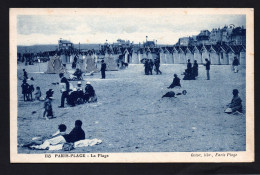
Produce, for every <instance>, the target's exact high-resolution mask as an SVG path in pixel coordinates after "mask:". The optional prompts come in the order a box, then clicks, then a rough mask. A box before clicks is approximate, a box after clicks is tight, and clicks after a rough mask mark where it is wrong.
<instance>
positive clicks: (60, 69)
mask: <svg viewBox="0 0 260 175" xmlns="http://www.w3.org/2000/svg"><path fill="white" fill-rule="evenodd" d="M65 72H66V68H65V67H64V66H63V65H62V62H61V59H60V57H59V56H57V55H54V56H53V57H51V58H50V60H49V61H48V64H47V70H46V72H44V73H46V74H59V73H65Z"/></svg>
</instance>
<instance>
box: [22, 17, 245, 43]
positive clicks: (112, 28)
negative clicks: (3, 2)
mask: <svg viewBox="0 0 260 175" xmlns="http://www.w3.org/2000/svg"><path fill="white" fill-rule="evenodd" d="M245 20H246V17H245V15H174V16H170V15H167V14H164V15H158V16H155V15H150V16H148V15H146V16H145V15H144V16H137V15H134V14H133V15H132V14H124V15H117V16H115V15H107V16H105V15H86V16H83V15H81V16H71V15H65V16H59V15H55V16H48V15H38V16H37V15H31V16H28V15H27V16H26V15H20V16H18V22H17V28H18V35H19V37H18V38H19V39H18V44H42V43H46V44H48V43H52V44H54V43H55V44H56V43H57V40H58V39H59V38H64V39H71V40H72V41H73V42H75V43H78V42H82V43H85V42H86V43H104V42H105V40H106V39H108V40H109V42H115V41H116V40H117V39H118V38H122V39H128V40H130V41H134V42H135V43H138V42H143V41H144V40H145V36H147V35H148V36H149V38H150V39H155V40H157V41H158V43H162V44H166V43H167V44H174V43H176V42H177V40H178V38H179V37H184V36H191V35H197V34H198V33H199V32H200V30H205V29H208V30H211V29H212V28H218V27H223V26H224V25H225V24H226V25H229V24H235V25H236V26H241V25H244V26H245V23H246V21H245Z"/></svg>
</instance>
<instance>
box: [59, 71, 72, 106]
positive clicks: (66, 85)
mask: <svg viewBox="0 0 260 175" xmlns="http://www.w3.org/2000/svg"><path fill="white" fill-rule="evenodd" d="M59 76H60V82H61V86H62V87H61V93H62V95H61V105H60V106H59V108H64V101H65V98H68V95H69V89H70V84H69V81H68V80H67V78H66V77H64V74H63V73H60V74H59Z"/></svg>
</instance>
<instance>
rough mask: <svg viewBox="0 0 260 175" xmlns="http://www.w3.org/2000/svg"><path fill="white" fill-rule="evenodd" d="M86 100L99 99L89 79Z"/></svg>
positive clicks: (94, 100) (93, 100)
mask: <svg viewBox="0 0 260 175" xmlns="http://www.w3.org/2000/svg"><path fill="white" fill-rule="evenodd" d="M84 101H85V102H96V101H97V98H96V93H95V90H94V88H93V86H92V85H91V84H90V82H89V81H88V82H87V83H86V87H85V93H84Z"/></svg>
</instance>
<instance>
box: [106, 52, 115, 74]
mask: <svg viewBox="0 0 260 175" xmlns="http://www.w3.org/2000/svg"><path fill="white" fill-rule="evenodd" d="M104 62H105V63H106V65H107V67H106V70H107V71H115V70H118V67H117V58H115V57H114V55H113V54H112V53H110V54H107V55H106V56H105V59H104Z"/></svg>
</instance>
